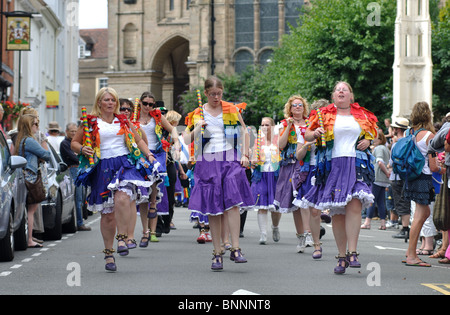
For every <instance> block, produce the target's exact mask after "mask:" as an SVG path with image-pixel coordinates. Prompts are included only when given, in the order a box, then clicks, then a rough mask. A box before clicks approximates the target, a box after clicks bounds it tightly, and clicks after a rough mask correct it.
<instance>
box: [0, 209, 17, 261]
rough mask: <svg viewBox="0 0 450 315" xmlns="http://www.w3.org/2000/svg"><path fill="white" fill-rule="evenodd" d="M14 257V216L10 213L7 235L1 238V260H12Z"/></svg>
mask: <svg viewBox="0 0 450 315" xmlns="http://www.w3.org/2000/svg"><path fill="white" fill-rule="evenodd" d="M13 259H14V233H13V217H12V213H11V212H10V213H9V221H8V229H7V231H6V235H5V237H4V238H3V239H2V240H0V261H12V260H13Z"/></svg>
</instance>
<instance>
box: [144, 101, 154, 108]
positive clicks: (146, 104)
mask: <svg viewBox="0 0 450 315" xmlns="http://www.w3.org/2000/svg"><path fill="white" fill-rule="evenodd" d="M155 105H156V104H155V103H147V102H142V106H151V107H155Z"/></svg>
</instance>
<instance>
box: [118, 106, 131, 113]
mask: <svg viewBox="0 0 450 315" xmlns="http://www.w3.org/2000/svg"><path fill="white" fill-rule="evenodd" d="M120 111H121V112H130V113H131V108H129V107H121V108H120Z"/></svg>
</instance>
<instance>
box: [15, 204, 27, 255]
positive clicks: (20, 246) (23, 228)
mask: <svg viewBox="0 0 450 315" xmlns="http://www.w3.org/2000/svg"><path fill="white" fill-rule="evenodd" d="M28 233H29V231H28V211H27V209H25V211H24V212H23V217H22V221H20V226H19V229H18V230H17V231H16V232H14V247H15V249H16V250H26V249H27V248H28Z"/></svg>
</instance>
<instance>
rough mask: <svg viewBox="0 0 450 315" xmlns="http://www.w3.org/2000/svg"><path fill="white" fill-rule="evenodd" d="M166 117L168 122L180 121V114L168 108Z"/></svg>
mask: <svg viewBox="0 0 450 315" xmlns="http://www.w3.org/2000/svg"><path fill="white" fill-rule="evenodd" d="M166 119H167V121H168V122H169V123H172V122H177V123H178V122H180V119H181V115H180V114H179V113H177V112H176V111H174V110H169V111H168V112H167V114H166Z"/></svg>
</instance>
